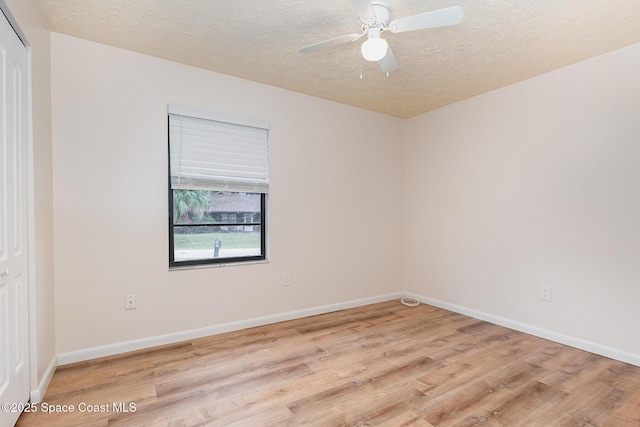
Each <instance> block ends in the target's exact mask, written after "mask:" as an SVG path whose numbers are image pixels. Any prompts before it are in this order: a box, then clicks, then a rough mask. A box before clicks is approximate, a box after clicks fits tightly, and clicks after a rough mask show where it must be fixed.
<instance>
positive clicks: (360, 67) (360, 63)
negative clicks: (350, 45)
mask: <svg viewBox="0 0 640 427" xmlns="http://www.w3.org/2000/svg"><path fill="white" fill-rule="evenodd" d="M360 80H362V56H360Z"/></svg>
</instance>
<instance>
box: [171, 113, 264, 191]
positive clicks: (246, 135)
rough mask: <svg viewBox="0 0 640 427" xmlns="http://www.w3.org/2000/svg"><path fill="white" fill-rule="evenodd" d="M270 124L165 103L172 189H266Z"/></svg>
mask: <svg viewBox="0 0 640 427" xmlns="http://www.w3.org/2000/svg"><path fill="white" fill-rule="evenodd" d="M268 133H269V124H268V123H265V122H259V121H253V120H249V119H243V118H235V117H230V116H223V115H219V114H213V113H207V112H199V111H196V110H191V109H187V108H184V107H178V106H172V105H170V106H169V162H170V166H171V188H172V189H174V190H179V189H198V190H213V191H237V192H248V193H267V192H268V191H269V151H268Z"/></svg>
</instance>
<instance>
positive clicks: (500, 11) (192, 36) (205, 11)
mask: <svg viewBox="0 0 640 427" xmlns="http://www.w3.org/2000/svg"><path fill="white" fill-rule="evenodd" d="M36 1H37V2H38V4H39V6H40V8H41V10H42V12H43V14H44V15H45V17H46V19H47V20H48V22H49V26H50V29H51V30H52V31H55V32H58V33H62V34H68V35H71V36H75V37H79V38H84V39H87V40H92V41H96V42H99V43H103V44H107V45H111V46H116V47H120V48H124V49H128V50H132V51H136V52H140V53H144V54H147V55H152V56H156V57H159V58H164V59H168V60H171V61H176V62H181V63H184V64H188V65H192V66H195V67H200V68H204V69H208V70H212V71H216V72H219V73H224V74H228V75H232V76H237V77H241V78H243V79H248V80H253V81H256V82H261V83H266V84H268V85H272V86H277V87H280V88H284V89H288V90H291V91H295V92H300V93H305V94H308V95H313V96H317V97H320V98H325V99H329V100H332V101H336V102H340V103H344V104H348V105H353V106H357V107H361V108H365V109H368V110H372V111H377V112H380V113H384V114H389V115H392V116H397V117H402V118H408V117H413V116H415V115H418V114H421V113H424V112H427V111H430V110H433V109H436V108H439V107H441V106H444V105H447V104H451V103H453V102H456V101H460V100H462V99H465V98H469V97H471V96H474V95H478V94H480V93H483V92H487V91H490V90H493V89H496V88H499V87H502V86H505V85H508V84H511V83H514V82H517V81H520V80H524V79H527V78H530V77H533V76H535V75H538V74H541V73H544V72H547V71H550V70H553V69H556V68H559V67H562V66H565V65H569V64H572V63H575V62H577V61H580V60H583V59H586V58H589V57H592V56H595V55H599V54H601V53H604V52H608V51H611V50H614V49H617V48H620V47H623V46H627V45H629V44H632V43H636V42H640V1H638V0H607V1H604V0H536V1H534V0H530V1H525V0H511V1H506V0H502V1H501V0H388V1H387V3H388V4H389V5H390V6H391V10H392V11H391V19H394V18H402V17H405V16H409V15H413V14H416V13H422V12H427V11H432V10H436V9H441V8H445V7H450V6H456V5H459V6H461V7H462V8H463V10H464V13H465V16H464V19H463V20H462V23H461V24H459V25H457V26H452V27H445V28H438V29H430V30H422V31H414V32H408V33H399V34H393V33H390V32H388V31H387V32H385V33H384V34H383V37H384V38H386V39H387V40H388V42H389V44H390V46H391V47H392V48H393V52H394V54H395V57H396V59H397V60H398V63H399V64H400V68H398V69H397V70H395V71H393V72H392V73H391V74H390V75H389V76H388V77H387V76H386V75H385V74H383V73H382V72H381V71H380V69H379V67H378V65H377V64H376V63H369V62H366V61H363V60H362V59H361V56H360V44H361V43H362V41H363V40H364V39H361V40H360V41H356V42H350V43H347V44H343V45H340V46H336V47H333V48H330V49H326V50H323V51H320V52H316V53H313V54H308V55H303V54H301V53H299V52H298V49H299V48H301V47H303V46H307V45H310V44H313V43H316V42H320V41H323V40H326V39H330V38H333V37H337V36H342V35H345V34H349V33H354V32H360V23H359V21H358V17H357V14H356V13H355V12H354V10H353V8H352V6H351V2H350V0H322V1H303V0H297V1H295V0H272V1H265V0H232V1H229V0H36ZM361 70H362V74H363V78H362V79H360V73H361Z"/></svg>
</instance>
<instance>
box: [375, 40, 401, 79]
mask: <svg viewBox="0 0 640 427" xmlns="http://www.w3.org/2000/svg"><path fill="white" fill-rule="evenodd" d="M378 65H379V66H380V69H381V70H382V72H383V73H390V72H392V71H393V70H395V69H396V68H398V61H397V60H396V57H395V56H394V55H393V52H392V51H391V46H389V47H388V48H387V56H385V57H384V58H382V59H381V60H380V61H378Z"/></svg>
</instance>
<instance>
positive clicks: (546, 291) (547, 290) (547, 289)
mask: <svg viewBox="0 0 640 427" xmlns="http://www.w3.org/2000/svg"><path fill="white" fill-rule="evenodd" d="M540 299H541V300H542V301H551V286H540Z"/></svg>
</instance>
